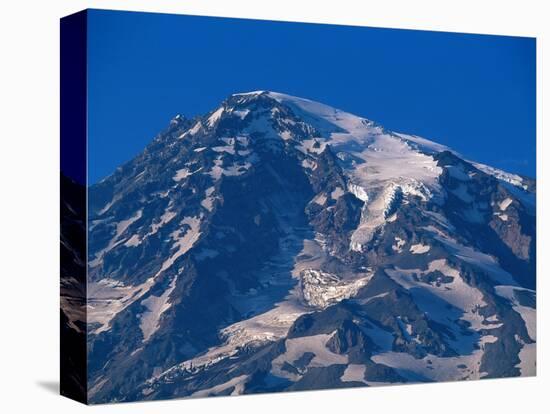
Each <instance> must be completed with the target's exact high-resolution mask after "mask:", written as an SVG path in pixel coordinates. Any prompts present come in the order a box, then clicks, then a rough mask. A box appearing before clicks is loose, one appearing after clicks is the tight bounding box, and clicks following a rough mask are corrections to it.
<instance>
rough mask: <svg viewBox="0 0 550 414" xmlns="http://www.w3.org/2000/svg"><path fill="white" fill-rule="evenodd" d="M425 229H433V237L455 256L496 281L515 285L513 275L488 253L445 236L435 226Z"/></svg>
mask: <svg viewBox="0 0 550 414" xmlns="http://www.w3.org/2000/svg"><path fill="white" fill-rule="evenodd" d="M426 230H430V231H433V232H434V233H435V234H434V238H435V239H436V240H438V241H440V242H441V243H443V244H445V245H446V247H447V248H448V250H449V253H450V254H453V255H454V256H456V257H457V258H459V259H461V260H464V261H465V262H467V263H469V264H471V265H472V266H476V267H478V268H480V269H482V270H483V271H485V272H487V274H488V275H489V277H491V278H492V279H493V280H494V281H496V282H497V283H500V284H503V285H516V284H517V283H516V282H515V280H514V278H513V276H512V275H511V274H510V273H508V272H507V271H505V270H504V269H502V268H501V267H500V265H499V263H498V262H497V260H496V259H495V258H494V257H493V256H490V255H488V254H485V253H483V252H480V251H477V250H474V249H472V248H471V247H469V246H464V245H462V244H460V243H458V242H457V241H456V240H455V239H453V238H452V237H449V236H447V235H446V234H444V233H442V232H441V231H440V230H438V229H436V228H435V227H433V226H432V227H430V226H428V227H427V228H426Z"/></svg>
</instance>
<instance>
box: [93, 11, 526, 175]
mask: <svg viewBox="0 0 550 414" xmlns="http://www.w3.org/2000/svg"><path fill="white" fill-rule="evenodd" d="M88 35H89V48H88V90H89V107H88V108H89V113H88V126H89V143H88V152H89V169H88V175H89V176H88V179H89V183H90V184H92V183H94V182H97V181H98V180H100V179H101V178H103V177H105V176H107V175H109V174H111V173H112V172H113V171H114V169H115V168H116V167H117V166H119V165H120V164H122V163H123V162H125V161H128V160H129V159H131V158H132V157H133V156H135V155H137V154H138V153H139V152H140V151H141V150H142V149H143V148H144V146H145V145H147V143H148V142H150V141H151V140H152V139H153V138H154V136H155V135H156V134H157V133H158V132H160V131H161V130H163V129H164V128H166V127H167V125H168V123H169V121H170V119H171V118H172V117H173V116H174V115H176V114H178V113H181V114H184V115H186V116H188V117H192V116H194V115H200V114H204V113H206V112H208V111H210V110H212V109H214V108H215V107H216V106H217V105H219V103H220V102H221V101H222V100H223V99H225V98H226V97H227V96H229V95H230V94H232V93H235V92H244V91H252V90H259V89H261V90H274V91H278V92H284V93H288V94H291V95H296V96H301V97H305V98H310V99H313V100H317V101H321V102H323V103H326V104H329V105H331V106H334V107H337V108H340V109H343V110H346V111H348V112H351V113H354V114H357V115H361V116H364V117H366V118H369V119H372V120H374V121H376V122H378V123H380V124H382V125H384V126H385V127H386V128H388V129H390V130H394V131H397V132H406V133H410V134H417V135H420V136H423V137H425V138H428V139H431V140H434V141H437V142H439V143H442V144H446V145H449V146H451V147H452V148H454V149H455V150H457V151H459V152H461V153H462V154H464V155H465V156H467V157H469V158H471V159H474V160H476V161H481V162H484V163H487V164H490V165H492V166H496V167H499V168H503V169H505V170H507V171H511V172H518V173H521V174H526V175H529V176H532V177H534V176H535V171H536V168H535V141H536V139H535V136H536V122H535V112H536V111H535V101H536V99H535V94H536V84H535V82H536V80H535V78H536V75H535V71H536V69H535V66H536V65H535V54H536V52H535V50H536V47H535V40H534V39H532V38H519V37H506V36H484V35H467V34H455V33H441V32H427V31H410V30H394V29H375V28H363V27H348V26H335V25H314V24H303V23H281V22H270V21H257V20H240V19H220V18H210V17H193V16H176V15H166V14H148V13H128V12H114V11H101V10H92V11H90V13H89V21H88Z"/></svg>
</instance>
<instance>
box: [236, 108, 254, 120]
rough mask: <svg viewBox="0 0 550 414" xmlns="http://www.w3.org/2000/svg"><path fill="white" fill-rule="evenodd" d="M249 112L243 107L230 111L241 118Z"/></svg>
mask: <svg viewBox="0 0 550 414" xmlns="http://www.w3.org/2000/svg"><path fill="white" fill-rule="evenodd" d="M249 113H250V110H249V109H244V110H234V111H233V112H232V114H233V115H235V116H237V117H239V118H241V119H244V118H246V116H247V115H248V114H249Z"/></svg>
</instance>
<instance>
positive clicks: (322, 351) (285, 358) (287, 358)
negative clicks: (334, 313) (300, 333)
mask: <svg viewBox="0 0 550 414" xmlns="http://www.w3.org/2000/svg"><path fill="white" fill-rule="evenodd" d="M334 334H335V332H333V333H330V334H320V335H313V336H304V337H300V338H292V339H287V340H285V349H286V350H285V352H284V353H283V354H281V355H279V356H278V357H277V358H275V359H274V360H273V361H272V362H271V373H272V374H273V375H275V376H277V377H281V378H288V379H290V380H291V381H296V380H298V379H299V378H300V375H298V374H295V373H293V372H289V371H286V370H284V369H283V366H284V365H285V363H287V364H291V365H292V364H293V363H294V362H295V361H296V360H297V359H299V358H300V357H301V356H302V355H304V354H305V353H306V352H311V353H313V354H315V356H314V357H313V359H312V360H311V361H310V362H309V364H307V368H313V367H329V366H331V365H334V364H347V363H348V356H347V355H339V354H336V353H334V352H332V351H331V350H330V349H328V348H327V346H326V344H327V342H328V341H329V339H330V338H331V337H332V336H333V335H334Z"/></svg>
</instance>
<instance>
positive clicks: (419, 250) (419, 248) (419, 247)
mask: <svg viewBox="0 0 550 414" xmlns="http://www.w3.org/2000/svg"><path fill="white" fill-rule="evenodd" d="M429 251H430V246H429V245H427V244H422V243H419V244H413V245H412V246H411V248H410V252H411V253H412V254H424V253H427V252H429Z"/></svg>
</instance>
